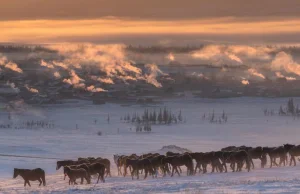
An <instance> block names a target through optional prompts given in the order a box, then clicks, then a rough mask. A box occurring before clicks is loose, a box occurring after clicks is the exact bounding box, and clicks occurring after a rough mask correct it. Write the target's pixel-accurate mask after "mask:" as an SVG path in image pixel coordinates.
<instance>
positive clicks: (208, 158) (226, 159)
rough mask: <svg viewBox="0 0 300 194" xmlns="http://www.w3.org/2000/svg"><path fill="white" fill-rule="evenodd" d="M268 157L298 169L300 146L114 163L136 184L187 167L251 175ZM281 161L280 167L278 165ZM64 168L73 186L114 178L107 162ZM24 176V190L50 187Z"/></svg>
mask: <svg viewBox="0 0 300 194" xmlns="http://www.w3.org/2000/svg"><path fill="white" fill-rule="evenodd" d="M267 156H269V161H270V168H272V167H273V166H274V165H275V166H281V165H284V166H285V165H287V163H288V157H289V158H290V164H289V165H290V166H291V165H292V163H293V164H294V165H296V159H295V158H296V157H297V156H300V145H297V146H296V145H292V144H284V145H282V146H278V147H261V146H259V147H247V146H239V147H236V146H229V147H225V148H222V149H221V150H220V151H212V152H185V153H181V154H180V153H173V152H167V153H166V154H165V155H161V154H159V153H148V154H143V155H140V156H138V155H137V154H131V155H113V158H114V162H115V164H116V166H117V170H118V175H121V176H124V177H125V176H126V175H127V174H128V173H127V172H128V169H129V171H130V175H131V178H132V180H133V179H134V177H136V178H137V179H139V175H140V174H144V179H146V178H147V176H148V175H151V176H152V177H153V178H157V175H158V173H159V172H160V173H161V174H162V176H163V177H165V176H166V175H167V174H168V175H170V176H171V177H172V176H174V173H177V174H178V175H179V176H180V174H181V173H182V169H181V167H182V166H185V167H186V169H187V171H186V173H187V176H192V175H195V174H196V173H197V171H198V172H199V173H200V172H202V173H206V172H207V166H208V165H210V166H211V169H212V170H211V172H212V173H213V172H215V171H216V172H227V171H228V169H227V164H229V166H230V168H231V170H232V172H239V171H242V169H243V167H244V166H245V168H246V169H247V171H248V172H249V171H250V170H251V169H254V163H253V159H259V160H260V161H261V168H264V167H265V166H266V164H267V160H268V159H267V158H268V157H267ZM277 159H279V163H277ZM61 167H62V168H63V172H64V180H65V178H66V176H68V177H69V185H70V184H77V183H76V179H81V184H83V182H84V180H86V182H87V184H90V183H91V175H96V176H97V183H98V182H99V180H101V181H102V182H103V183H104V182H105V179H104V177H107V176H111V171H110V168H111V163H110V161H109V159H106V158H101V157H98V158H94V157H88V158H78V160H76V161H74V160H62V161H57V165H56V170H59V169H60V168H61ZM18 175H20V176H21V177H22V178H23V179H24V186H26V184H28V185H29V186H30V183H29V181H39V182H40V186H41V184H43V185H44V186H45V185H46V181H45V172H44V170H42V169H40V168H37V169H33V170H28V169H16V168H15V169H14V176H13V177H14V178H16V177H17V176H18Z"/></svg>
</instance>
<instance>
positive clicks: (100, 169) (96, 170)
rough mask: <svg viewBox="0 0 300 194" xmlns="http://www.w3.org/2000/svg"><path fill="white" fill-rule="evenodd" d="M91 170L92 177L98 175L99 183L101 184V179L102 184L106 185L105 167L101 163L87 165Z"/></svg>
mask: <svg viewBox="0 0 300 194" xmlns="http://www.w3.org/2000/svg"><path fill="white" fill-rule="evenodd" d="M87 166H88V168H89V173H90V175H94V174H98V180H97V183H99V179H100V178H101V180H102V182H103V183H104V182H105V180H104V174H105V168H106V167H105V166H104V164H101V163H98V162H97V163H93V164H88V165H87Z"/></svg>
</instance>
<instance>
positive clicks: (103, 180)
mask: <svg viewBox="0 0 300 194" xmlns="http://www.w3.org/2000/svg"><path fill="white" fill-rule="evenodd" d="M101 180H102V182H103V183H105V179H104V174H101Z"/></svg>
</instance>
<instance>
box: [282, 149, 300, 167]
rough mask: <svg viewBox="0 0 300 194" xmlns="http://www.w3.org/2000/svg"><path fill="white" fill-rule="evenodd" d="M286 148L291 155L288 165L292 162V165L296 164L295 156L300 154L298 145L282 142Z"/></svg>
mask: <svg viewBox="0 0 300 194" xmlns="http://www.w3.org/2000/svg"><path fill="white" fill-rule="evenodd" d="M283 146H284V147H285V149H286V150H288V152H289V154H290V155H291V159H290V166H291V165H292V162H294V166H296V159H295V157H297V156H300V145H297V146H296V145H291V144H284V145H283Z"/></svg>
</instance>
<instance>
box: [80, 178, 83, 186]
mask: <svg viewBox="0 0 300 194" xmlns="http://www.w3.org/2000/svg"><path fill="white" fill-rule="evenodd" d="M80 184H81V185H82V184H83V177H81V182H80Z"/></svg>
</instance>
